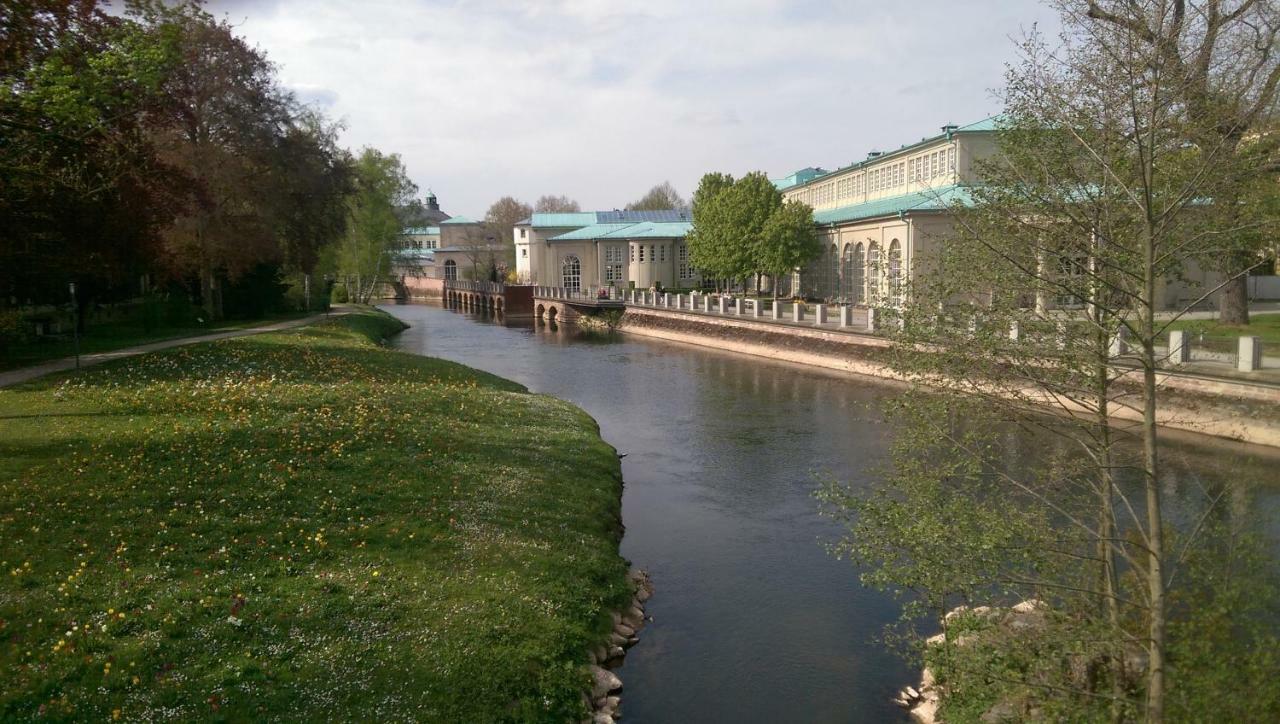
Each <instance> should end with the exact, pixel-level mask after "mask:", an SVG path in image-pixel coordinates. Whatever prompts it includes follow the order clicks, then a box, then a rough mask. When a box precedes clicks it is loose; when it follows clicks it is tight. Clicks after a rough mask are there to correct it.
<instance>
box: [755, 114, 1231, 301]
mask: <svg viewBox="0 0 1280 724" xmlns="http://www.w3.org/2000/svg"><path fill="white" fill-rule="evenodd" d="M995 132H996V119H995V118H988V119H986V120H983V121H979V122H977V123H973V124H970V125H967V126H954V125H946V126H943V127H942V130H941V133H939V134H938V135H935V136H932V137H929V138H924V139H921V140H920V141H918V142H916V143H912V144H909V145H905V146H902V147H900V148H898V149H897V150H894V151H888V152H880V151H871V152H870V153H868V154H867V157H866V158H865V159H864V160H862V161H858V162H856V163H852V164H850V165H848V166H845V167H843V168H839V169H837V170H835V171H825V170H823V169H821V168H814V167H809V168H805V169H801V170H800V171H797V172H795V173H793V174H791V175H790V176H787V177H785V178H781V179H775V180H774V185H775V186H777V187H778V189H779V190H780V191H781V192H782V195H783V197H784V198H785V199H798V200H800V201H803V202H805V203H806V204H808V205H810V206H812V207H813V209H814V214H813V217H814V222H815V224H816V225H817V227H818V231H819V234H820V236H821V239H822V242H823V248H824V252H823V254H822V256H821V257H819V258H818V259H815V260H814V261H812V262H811V263H809V264H808V265H807V266H806V267H805V268H804V269H802V270H800V271H798V272H797V273H795V274H793V275H792V277H791V278H790V279H783V280H780V285H779V286H780V288H781V289H782V290H783V291H784V293H788V294H792V295H796V296H803V297H807V298H815V299H824V300H828V301H832V302H838V303H845V304H857V305H876V304H886V303H887V304H893V303H895V302H897V301H899V300H900V298H901V294H902V289H903V287H904V282H905V281H906V280H907V279H908V278H909V276H908V275H910V274H911V273H912V270H914V269H916V268H917V267H918V264H919V262H920V261H921V260H923V259H925V258H927V257H928V255H929V254H930V252H931V251H932V250H934V249H936V247H937V245H938V244H940V243H944V242H945V239H946V237H947V236H948V235H949V234H950V233H951V231H952V220H951V218H950V213H949V211H948V209H950V208H951V207H952V206H953V205H954V204H955V203H957V202H959V203H966V202H968V201H969V199H970V195H969V191H968V188H969V187H970V186H971V185H972V184H973V183H975V182H976V181H977V179H978V163H979V162H980V161H981V160H982V159H984V158H987V157H989V156H991V155H992V154H993V153H994V152H995V148H996V147H995ZM1214 283H1215V278H1214V275H1213V274H1211V273H1208V272H1204V271H1202V270H1200V269H1186V270H1184V273H1183V274H1182V275H1181V277H1180V278H1179V279H1176V280H1173V279H1171V280H1167V281H1166V282H1165V283H1164V284H1163V285H1162V289H1161V294H1162V296H1163V300H1164V305H1165V306H1166V307H1170V308H1172V307H1175V306H1179V305H1183V304H1186V303H1189V302H1190V301H1193V300H1195V299H1197V298H1198V297H1199V296H1200V295H1201V294H1203V292H1204V289H1206V288H1212V287H1213V285H1214ZM1037 302H1038V303H1039V304H1041V305H1045V306H1072V304H1071V302H1070V300H1037Z"/></svg>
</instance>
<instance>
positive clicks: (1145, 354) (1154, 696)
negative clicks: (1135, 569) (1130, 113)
mask: <svg viewBox="0 0 1280 724" xmlns="http://www.w3.org/2000/svg"><path fill="white" fill-rule="evenodd" d="M1144 236H1145V238H1144V239H1143V249H1142V252H1143V260H1142V262H1143V290H1142V294H1141V295H1140V296H1139V309H1138V315H1139V322H1140V324H1141V327H1142V463H1143V465H1142V467H1143V486H1144V488H1145V489H1146V499H1147V500H1146V502H1147V511H1146V512H1147V531H1146V533H1147V548H1148V551H1147V571H1146V576H1147V603H1148V606H1149V610H1150V612H1149V616H1150V620H1149V621H1148V634H1147V638H1148V641H1147V711H1146V714H1147V717H1146V718H1147V722H1148V723H1149V724H1162V722H1163V721H1164V699H1165V685H1164V674H1165V671H1164V648H1165V596H1164V594H1165V590H1164V587H1165V583H1164V515H1163V508H1162V507H1161V504H1160V466H1159V457H1158V451H1157V449H1156V349H1155V290H1156V242H1155V224H1154V220H1153V219H1152V218H1151V214H1150V209H1148V215H1147V228H1146V232H1145V234H1144Z"/></svg>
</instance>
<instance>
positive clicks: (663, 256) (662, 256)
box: [658, 244, 667, 261]
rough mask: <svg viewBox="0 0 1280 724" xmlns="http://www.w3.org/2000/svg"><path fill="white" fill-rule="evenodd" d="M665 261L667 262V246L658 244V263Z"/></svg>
mask: <svg viewBox="0 0 1280 724" xmlns="http://www.w3.org/2000/svg"><path fill="white" fill-rule="evenodd" d="M666 260H667V245H666V244H659V245H658V261H666Z"/></svg>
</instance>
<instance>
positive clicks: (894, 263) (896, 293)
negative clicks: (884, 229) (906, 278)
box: [888, 239, 902, 306]
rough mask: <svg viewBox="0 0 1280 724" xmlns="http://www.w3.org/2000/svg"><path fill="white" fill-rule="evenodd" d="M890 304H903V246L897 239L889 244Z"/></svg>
mask: <svg viewBox="0 0 1280 724" xmlns="http://www.w3.org/2000/svg"><path fill="white" fill-rule="evenodd" d="M888 282H889V302H890V303H892V304H893V305H894V306H897V305H899V304H901V303H902V245H901V244H899V243H898V240H897V239H894V240H893V241H891V242H889V275H888Z"/></svg>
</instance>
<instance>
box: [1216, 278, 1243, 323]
mask: <svg viewBox="0 0 1280 724" xmlns="http://www.w3.org/2000/svg"><path fill="white" fill-rule="evenodd" d="M1233 268H1235V267H1234V266H1233ZM1218 321H1219V322H1222V323H1223V324H1240V325H1243V324H1248V323H1249V278H1248V277H1247V276H1246V275H1244V274H1240V275H1239V276H1237V277H1235V278H1233V279H1231V280H1229V281H1227V283H1226V284H1225V285H1223V287H1222V289H1221V290H1219V291H1218Z"/></svg>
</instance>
